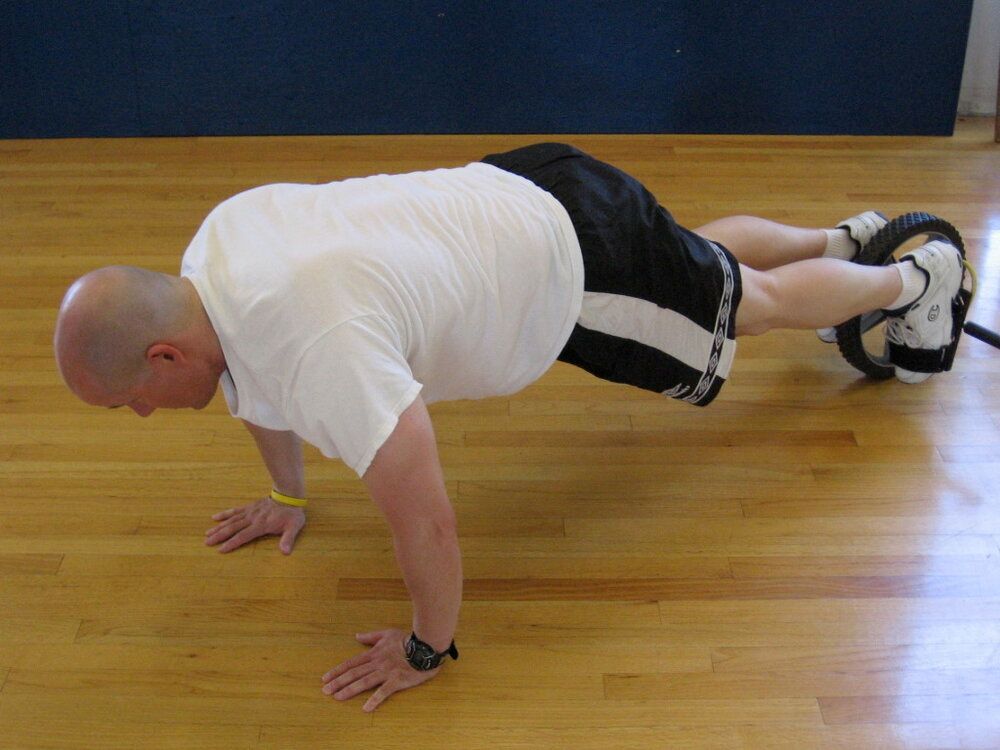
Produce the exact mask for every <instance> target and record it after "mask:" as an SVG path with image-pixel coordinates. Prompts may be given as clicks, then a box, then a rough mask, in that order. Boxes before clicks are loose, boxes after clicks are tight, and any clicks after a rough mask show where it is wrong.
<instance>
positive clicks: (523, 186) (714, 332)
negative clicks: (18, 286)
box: [55, 144, 962, 711]
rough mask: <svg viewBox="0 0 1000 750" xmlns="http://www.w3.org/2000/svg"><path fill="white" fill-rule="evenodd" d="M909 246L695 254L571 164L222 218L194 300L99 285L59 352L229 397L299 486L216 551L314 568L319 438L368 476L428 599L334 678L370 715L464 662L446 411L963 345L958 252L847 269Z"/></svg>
mask: <svg viewBox="0 0 1000 750" xmlns="http://www.w3.org/2000/svg"><path fill="white" fill-rule="evenodd" d="M885 223H886V220H885V219H884V218H883V217H882V216H881V215H879V214H876V213H874V212H868V213H865V214H862V215H860V216H858V217H854V218H852V219H848V220H846V221H845V222H844V223H843V224H842V225H841V226H840V227H838V228H836V229H831V230H811V229H799V228H794V227H787V226H782V225H778V224H774V223H772V222H769V221H765V220H762V219H757V218H752V217H730V218H727V219H722V220H719V221H715V222H713V223H711V224H708V225H706V226H704V227H701V228H700V229H698V230H696V231H694V232H691V231H689V230H686V229H684V228H682V227H680V226H678V225H677V224H676V223H675V222H674V220H673V218H672V217H671V216H670V214H669V213H668V212H667V211H666V210H664V209H663V208H662V207H660V206H659V205H658V204H657V201H656V199H655V198H654V197H653V196H652V195H651V194H650V193H649V192H648V191H646V190H645V188H643V187H642V186H641V185H640V184H639V183H638V182H637V181H635V180H634V179H633V178H631V177H629V176H628V175H625V174H624V173H622V172H620V171H618V170H617V169H615V168H613V167H611V166H609V165H607V164H603V163H601V162H599V161H597V160H595V159H592V158H591V157H589V156H587V155H585V154H583V153H581V152H579V151H577V150H576V149H574V148H572V147H569V146H564V145H561V144H540V145H536V146H530V147H527V148H523V149H518V150H516V151H513V152H510V153H506V154H495V155H492V156H489V157H487V158H486V159H484V160H483V161H482V162H475V163H473V164H470V165H467V166H465V167H462V168H458V169H442V170H435V171H430V172H420V173H414V174H407V175H395V176H387V175H378V176H374V177H368V178H364V179H351V180H346V181H344V182H338V183H331V184H329V185H270V186H265V187H261V188H257V189H254V190H250V191H247V192H245V193H242V194H240V195H238V196H236V197H234V198H231V199H229V200H227V201H225V202H224V203H222V204H221V205H220V206H219V207H217V208H216V209H215V210H214V211H213V212H212V213H211V214H210V215H209V217H208V218H207V219H206V220H205V222H204V224H203V225H202V227H201V228H200V230H199V231H198V233H197V234H196V236H195V237H194V239H193V240H192V242H191V244H190V246H189V247H188V249H187V251H186V253H185V255H184V258H183V262H182V267H181V274H180V276H179V277H174V276H167V275H164V274H158V273H153V272H150V271H144V270H141V269H137V268H129V267H111V268H105V269H100V270H97V271H94V272H92V273H90V274H87V275H86V276H84V277H83V278H81V279H79V280H78V281H77V282H76V283H74V284H73V285H72V287H70V289H69V291H68V292H67V294H66V297H65V299H64V300H63V304H62V307H61V309H60V312H59V319H58V323H57V327H56V333H55V351H56V357H57V361H58V364H59V368H60V371H61V373H62V376H63V378H64V380H65V381H66V383H67V385H68V386H69V388H70V389H71V390H72V391H73V392H74V393H75V394H76V395H77V396H79V397H80V398H81V399H83V400H84V401H86V402H87V403H89V404H93V405H96V406H104V407H108V408H117V407H121V406H128V407H129V408H131V409H132V410H133V411H135V412H136V413H137V414H139V415H140V416H144V417H145V416H149V415H150V414H151V413H152V412H153V411H154V410H155V409H157V408H184V407H191V408H196V409H200V408H203V407H204V406H206V405H207V404H208V403H209V401H210V400H211V399H212V397H213V395H214V393H215V391H216V388H217V386H218V385H219V384H220V383H221V385H222V389H223V391H224V394H225V397H226V401H227V403H228V406H229V409H230V411H231V413H232V414H233V415H234V416H236V417H239V418H240V419H242V420H243V423H244V424H245V425H246V427H247V429H248V430H249V432H250V433H251V435H252V436H253V438H254V440H255V441H256V444H257V447H258V448H259V450H260V454H261V456H262V458H263V460H264V462H265V464H266V465H267V468H268V470H269V472H270V474H271V476H272V479H273V481H274V485H273V490H272V493H271V496H270V497H269V498H265V499H263V500H260V501H258V502H256V503H253V504H251V505H247V506H245V507H243V508H238V509H230V510H227V511H224V512H222V513H219V514H217V515H216V516H214V517H213V518H214V520H216V521H218V525H217V526H216V527H214V528H213V529H211V530H210V531H209V532H208V533H207V534H206V543H207V544H209V545H219V548H220V550H221V551H223V552H229V551H231V550H233V549H236V548H237V547H239V546H241V545H243V544H245V543H247V542H249V541H251V540H252V539H255V538H258V537H260V536H264V535H269V534H274V535H280V537H281V539H280V542H279V546H280V548H281V550H282V551H283V552H284V553H285V554H289V553H291V551H292V546H293V544H294V542H295V539H296V537H297V535H298V533H299V531H300V530H301V529H302V527H303V525H304V523H305V514H304V511H303V508H302V506H303V505H304V503H305V500H304V498H305V495H306V486H305V477H304V473H303V466H302V452H301V440H303V439H304V440H306V441H308V442H310V443H313V444H314V445H316V446H317V447H318V448H319V449H320V450H321V451H322V452H323V453H324V455H326V456H329V457H339V458H341V459H343V460H344V461H345V462H346V463H347V464H348V465H350V466H351V467H352V468H353V469H354V470H355V471H356V472H357V473H358V475H359V476H361V477H362V479H363V481H364V483H365V484H366V486H367V487H368V489H369V491H370V493H371V496H372V499H373V501H374V502H375V504H376V505H377V506H378V507H379V509H380V510H381V511H382V512H383V514H384V515H385V518H386V520H387V522H388V524H389V527H390V529H391V531H392V534H393V538H394V542H395V551H396V556H397V560H398V562H399V565H400V568H401V570H402V574H403V578H404V580H405V583H406V586H407V589H408V591H409V593H410V596H411V599H412V602H413V622H412V627H411V628H410V632H409V633H407V632H404V631H402V630H388V631H381V632H376V633H368V634H364V635H362V636H359V640H360V641H361V642H362V643H364V644H365V645H368V646H370V647H371V648H370V649H369V650H368V651H366V652H365V653H362V654H361V655H359V656H357V657H355V658H353V659H351V660H349V661H347V662H345V663H343V664H341V665H339V666H337V667H336V668H334V669H333V670H331V671H330V672H328V673H327V674H326V675H325V676H324V678H323V682H324V688H323V691H324V692H325V693H327V694H330V695H333V696H334V697H335V698H337V699H341V700H344V699H348V698H351V697H354V696H355V695H357V694H359V693H361V692H363V691H366V690H370V689H373V688H375V689H376V692H375V693H374V694H373V695H372V696H371V698H370V699H369V700H368V702H367V703H366V704H365V710H368V711H370V710H374V709H375V708H376V707H377V706H378V705H379V704H380V703H381V702H382V701H384V700H385V699H386V698H387V697H388V696H389V695H391V694H392V693H393V692H396V691H398V690H402V689H405V688H408V687H412V686H415V685H418V684H420V683H422V682H424V681H426V680H428V679H430V678H432V677H433V676H434V675H436V674H437V672H438V671H439V670H440V669H441V662H442V660H444V659H445V658H446V657H447V656H448V655H450V656H451V657H452V658H457V655H458V652H457V650H456V648H455V645H454V640H453V639H454V636H455V629H456V624H457V621H458V611H459V604H460V601H461V593H462V570H461V557H460V553H459V547H458V540H457V534H456V524H455V516H454V513H453V511H452V508H451V505H450V503H449V501H448V498H447V495H446V492H445V485H444V479H443V476H442V471H441V467H440V464H439V461H438V456H437V449H436V444H435V439H434V432H433V428H432V426H431V422H430V419H429V417H428V413H427V408H426V404H428V403H432V402H434V401H440V400H445V399H458V398H478V397H486V396H496V395H502V394H509V393H513V392H515V391H517V390H520V389H521V388H523V387H525V386H526V385H528V384H529V383H531V382H532V381H534V380H535V379H537V378H538V377H539V376H541V375H542V373H544V372H545V370H547V369H548V368H549V366H550V365H551V364H552V363H553V361H555V360H556V359H560V360H563V361H566V362H570V363H572V364H575V365H577V366H580V367H583V368H585V369H587V370H588V371H590V372H592V373H593V374H595V375H597V376H599V377H603V378H606V379H609V380H614V381H617V382H624V383H629V384H632V385H635V386H638V387H642V388H646V389H649V390H653V391H657V392H659V393H663V394H665V395H668V396H671V397H674V398H677V399H681V400H684V401H688V402H690V403H693V404H697V405H706V404H708V403H709V402H710V401H711V400H712V399H713V398H715V396H716V394H717V393H718V392H719V389H720V388H721V387H722V384H723V383H724V382H725V378H726V377H727V375H728V373H729V369H730V366H731V363H732V360H733V355H734V352H735V337H736V335H738V334H751V335H755V334H761V333H764V332H765V331H768V330H770V329H772V328H817V329H821V336H825V337H827V338H829V331H828V330H823V329H828V327H829V326H832V325H835V324H837V323H840V322H842V321H844V320H847V319H849V318H851V317H853V316H855V315H858V314H861V313H863V312H867V311H869V310H873V309H878V308H882V309H886V310H888V311H890V312H891V315H892V316H893V317H892V318H891V319H890V323H889V326H888V333H887V335H888V336H890V337H892V338H893V340H895V341H896V342H897V343H900V344H903V345H905V346H908V347H911V348H916V349H939V348H941V347H944V346H946V345H947V344H948V343H949V340H950V336H951V313H950V310H951V307H950V300H951V298H952V297H954V296H955V294H956V293H957V292H958V287H959V285H960V283H961V276H962V270H961V259H960V257H959V255H958V252H957V250H955V248H953V247H951V246H949V245H947V244H945V243H941V242H932V243H930V244H929V245H926V246H924V247H922V248H919V249H917V250H915V251H914V252H912V253H910V254H908V255H907V256H906V257H905V258H904V262H900V263H897V264H894V265H892V266H887V267H877V268H871V267H862V266H859V265H856V264H853V263H850V262H847V261H849V260H850V259H851V258H852V257H853V256H854V254H855V253H856V252H857V251H858V250H859V248H860V247H863V246H864V244H865V243H866V242H868V240H869V239H870V238H871V237H872V236H873V235H874V234H875V232H876V231H877V230H878V229H879V228H880V227H881V226H884V224H885ZM935 306H936V307H937V308H938V309H939V310H940V314H939V315H931V316H928V315H926V314H925V311H926V310H931V309H933V308H934V307H935ZM929 317H930V318H933V320H929V319H928V318H929ZM897 376H898V377H899V378H900V379H901V380H904V381H907V382H917V381H919V380H922V379H924V378H925V377H927V374H926V373H913V372H908V371H906V370H903V369H902V368H897Z"/></svg>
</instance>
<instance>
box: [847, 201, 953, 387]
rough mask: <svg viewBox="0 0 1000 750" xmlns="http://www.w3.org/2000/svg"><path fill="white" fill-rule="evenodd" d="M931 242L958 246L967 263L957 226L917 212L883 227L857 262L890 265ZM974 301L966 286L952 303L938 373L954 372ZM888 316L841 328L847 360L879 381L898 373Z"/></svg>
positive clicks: (873, 316)
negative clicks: (949, 328)
mask: <svg viewBox="0 0 1000 750" xmlns="http://www.w3.org/2000/svg"><path fill="white" fill-rule="evenodd" d="M931 240H944V241H945V242H948V243H949V244H951V245H954V246H955V247H956V248H958V251H959V253H961V255H962V260H963V261H964V260H965V245H964V244H963V242H962V236H961V235H960V234H959V233H958V230H957V229H955V227H953V226H952V225H951V224H949V223H948V222H947V221H945V220H944V219H941V218H939V217H937V216H933V215H932V214H928V213H923V212H916V213H909V214H903V215H902V216H899V217H897V218H895V219H893V220H892V221H891V222H889V223H888V224H886V225H885V226H884V227H882V229H880V230H879V231H878V232H877V233H876V234H875V236H874V237H872V239H871V240H870V241H869V242H868V244H867V245H865V248H864V249H863V250H862V251H861V252H860V253H858V255H857V257H855V259H854V262H855V263H861V264H862V265H866V266H876V265H887V264H889V263H892V262H893V261H894V260H895V259H896V257H897V256H899V255H901V254H903V253H904V252H908V251H909V250H912V249H914V248H916V247H919V246H920V245H923V244H925V243H927V242H930V241H931ZM971 298H972V291H971V290H969V289H967V288H966V285H965V284H964V283H963V285H962V289H961V290H960V292H959V296H958V297H957V298H956V299H955V301H954V302H953V304H952V308H953V315H954V321H955V331H954V334H953V336H952V342H951V345H950V346H948V347H947V348H946V350H945V351H944V352H943V353H942V358H941V362H940V367H939V368H938V367H935V370H938V369H940V370H948V369H951V364H952V360H953V359H954V356H955V349H956V347H957V345H958V339H959V337H960V335H961V333H962V326H963V324H964V322H965V313H966V311H967V310H968V307H969V302H970V300H971ZM885 317H886V316H885V313H883V312H882V311H881V310H875V311H873V312H870V313H866V314H865V315H859V316H858V317H856V318H851V319H850V320H848V321H846V322H844V323H841V324H840V325H839V326H837V346H838V347H839V348H840V353H841V354H842V355H844V359H846V360H847V361H848V362H850V363H851V364H852V365H854V367H856V368H857V369H859V370H860V371H861V372H863V373H864V374H865V375H867V376H868V377H870V378H873V379H875V380H885V379H887V378H891V377H892V376H893V374H894V371H895V368H894V367H893V365H892V363H891V362H890V361H889V346H888V344H887V342H886V340H885V325H884V323H885ZM970 325H971V324H970ZM928 371H929V370H928Z"/></svg>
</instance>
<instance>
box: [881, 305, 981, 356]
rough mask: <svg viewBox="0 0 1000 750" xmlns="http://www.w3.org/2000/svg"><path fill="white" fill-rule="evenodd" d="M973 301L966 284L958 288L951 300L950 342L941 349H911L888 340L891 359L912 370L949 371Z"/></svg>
mask: <svg viewBox="0 0 1000 750" xmlns="http://www.w3.org/2000/svg"><path fill="white" fill-rule="evenodd" d="M971 302H972V291H971V290H969V289H966V288H965V287H964V286H963V287H962V288H961V289H959V290H958V294H957V295H956V296H955V298H954V299H953V300H952V301H951V321H952V325H951V343H950V344H948V345H947V346H942V347H941V348H940V349H910V348H909V347H907V346H903V345H902V344H896V343H893V342H891V341H887V342H886V343H887V344H888V346H889V361H890V362H892V364H894V365H896V366H897V367H902V368H903V369H905V370H909V371H910V372H947V371H948V370H950V369H951V365H952V363H953V362H954V361H955V351H956V350H957V349H958V340H959V339H960V338H961V337H962V327H963V326H964V325H965V316H966V313H968V312H969V304H970V303H971Z"/></svg>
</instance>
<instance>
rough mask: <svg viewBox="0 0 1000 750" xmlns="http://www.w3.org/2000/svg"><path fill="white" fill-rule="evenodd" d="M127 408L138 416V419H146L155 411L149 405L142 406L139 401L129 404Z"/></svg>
mask: <svg viewBox="0 0 1000 750" xmlns="http://www.w3.org/2000/svg"><path fill="white" fill-rule="evenodd" d="M128 407H129V408H130V409H131V410H132V411H134V412H135V413H136V414H138V415H139V416H140V417H148V416H149V415H150V414H152V413H153V412H154V411H156V409H154V408H153V407H152V406H150V405H149V404H144V403H142V402H141V401H139V402H134V403H131V404H129V405H128Z"/></svg>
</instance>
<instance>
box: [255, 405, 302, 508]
mask: <svg viewBox="0 0 1000 750" xmlns="http://www.w3.org/2000/svg"><path fill="white" fill-rule="evenodd" d="M240 421H241V422H243V426H244V427H246V428H247V431H248V432H249V433H250V434H251V435H253V439H254V442H255V443H257V450H258V451H260V456H261V458H263V459H264V465H265V466H267V470H268V472H269V473H270V474H271V479H272V480H274V489H276V490H277V491H278V492H280V493H282V494H283V495H291V496H292V497H305V496H306V473H305V468H304V466H303V463H302V439H301V438H299V436H298V435H296V434H295V433H294V432H278V431H276V430H266V429H264V428H263V427H258V426H257V425H255V424H251V423H250V422H247V421H246V420H240Z"/></svg>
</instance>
